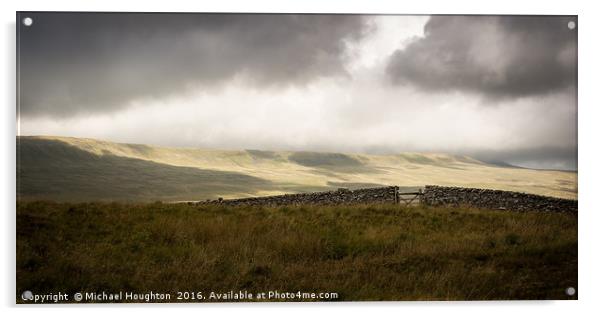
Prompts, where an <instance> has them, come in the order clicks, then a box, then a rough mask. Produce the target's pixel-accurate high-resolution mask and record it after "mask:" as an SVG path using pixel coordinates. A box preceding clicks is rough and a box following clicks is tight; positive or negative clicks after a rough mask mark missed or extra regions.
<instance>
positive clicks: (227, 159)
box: [17, 136, 577, 201]
mask: <svg viewBox="0 0 602 316" xmlns="http://www.w3.org/2000/svg"><path fill="white" fill-rule="evenodd" d="M426 184H437V185H452V186H466V187H478V188H491V189H501V190H512V191H519V192H527V193H534V194H541V195H548V196H555V197H562V198H572V199H576V198H577V173H576V172H565V171H550V170H532V169H525V168H514V167H511V166H510V167H509V166H500V165H495V164H487V163H484V162H482V161H479V160H476V159H472V158H470V157H466V156H456V155H448V154H435V153H401V154H397V155H367V154H348V153H323V152H289V151H262V150H210V149H199V148H169V147H159V146H148V145H140V144H121V143H114V142H108V141H101V140H94V139H84V138H70V137H50V136H20V137H17V195H18V198H19V199H20V200H33V199H49V200H57V201H90V200H105V201H155V200H163V201H182V200H203V199H208V198H217V197H224V198H234V197H247V196H262V195H273V194H282V193H297V192H309V191H320V190H332V189H335V188H340V187H346V188H360V187H373V186H379V185H399V186H407V187H417V186H423V185H426Z"/></svg>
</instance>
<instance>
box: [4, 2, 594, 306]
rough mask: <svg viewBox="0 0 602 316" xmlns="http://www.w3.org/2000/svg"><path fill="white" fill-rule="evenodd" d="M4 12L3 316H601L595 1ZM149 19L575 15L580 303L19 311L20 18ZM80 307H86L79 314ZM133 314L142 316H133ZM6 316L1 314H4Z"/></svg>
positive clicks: (67, 6)
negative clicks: (196, 15)
mask: <svg viewBox="0 0 602 316" xmlns="http://www.w3.org/2000/svg"><path fill="white" fill-rule="evenodd" d="M5 2H6V1H4V2H2V9H3V10H1V11H0V15H1V16H2V22H3V24H2V32H1V33H2V36H3V41H2V43H3V44H4V47H3V49H2V52H1V53H2V59H1V61H2V67H1V68H0V69H3V73H2V76H1V77H0V78H1V79H0V80H2V85H0V87H1V89H2V94H1V95H2V96H3V97H4V102H3V108H2V123H3V124H2V138H1V142H2V147H1V149H2V155H1V160H2V168H3V169H2V171H3V172H2V176H3V179H2V182H0V183H1V184H0V185H1V187H2V190H1V194H2V196H1V200H2V201H3V202H4V208H3V209H2V210H1V211H0V212H1V213H2V220H1V223H2V226H1V228H0V236H2V252H1V254H0V257H1V259H0V271H1V273H2V277H1V278H0V280H2V282H1V283H2V285H1V287H0V306H1V308H2V309H4V311H3V312H8V313H10V314H13V313H26V314H30V313H31V314H33V313H36V314H37V313H39V312H42V310H43V313H44V314H56V315H61V316H64V315H79V314H81V313H82V312H84V313H86V314H92V315H103V316H106V314H107V313H111V314H112V313H114V312H119V313H133V312H137V311H138V308H143V309H144V311H143V312H144V313H151V314H161V315H162V314H164V313H165V312H167V311H168V310H167V309H168V308H174V307H175V309H176V310H175V312H176V313H181V312H186V313H191V314H197V315H199V314H201V315H202V314H208V313H211V314H214V313H220V314H221V313H224V312H234V313H245V314H247V313H251V314H285V313H286V314H290V315H306V314H308V313H312V314H313V313H316V312H318V313H325V314H326V313H328V314H333V313H337V314H365V313H367V312H370V311H371V309H373V308H377V309H378V311H376V312H377V313H395V314H405V315H414V314H418V313H419V314H421V315H422V314H426V315H434V314H437V315H439V314H445V315H463V316H464V315H481V316H482V315H483V314H485V313H486V314H487V316H490V315H491V316H493V315H504V316H507V315H523V314H545V315H546V316H548V315H565V316H566V315H574V314H578V315H581V314H584V315H587V314H598V315H600V312H601V310H602V309H601V308H600V302H601V301H602V297H600V296H601V295H602V291H601V290H600V289H599V288H600V285H601V283H600V281H602V279H601V273H600V267H602V260H600V259H601V256H600V249H602V246H600V245H599V241H602V236H601V234H600V232H601V231H602V229H600V227H599V225H601V224H602V221H600V219H601V215H600V214H602V213H601V212H602V210H600V202H601V201H600V199H599V198H598V196H599V192H598V190H597V189H598V187H599V186H598V184H599V183H600V181H602V175H601V174H600V164H601V163H602V162H601V157H602V155H600V154H601V150H600V146H601V145H602V144H601V143H602V142H600V140H599V138H600V136H598V135H602V131H601V130H600V126H601V125H602V124H601V120H602V117H601V115H600V112H601V110H600V107H601V106H602V104H601V102H600V97H599V96H600V91H601V89H600V87H599V86H600V79H599V77H600V75H599V74H600V73H602V72H601V68H600V62H599V56H602V51H601V47H600V46H601V45H600V43H601V41H600V38H601V37H600V31H601V30H602V26H601V25H600V24H601V23H600V21H601V20H602V12H601V11H600V10H599V6H598V5H596V1H578V0H570V1H568V0H567V1H525V0H506V1H463V0H454V1H432V0H420V1H384V0H370V1H359V0H347V1H344V0H336V1H315V0H305V1H297V2H290V1H289V2H285V1H264V0H254V1H243V0H240V1H229V0H221V1H210V2H202V1H177V0H170V1H154V2H151V1H140V2H133V1H132V2H125V1H123V0H121V1H120V0H103V1H76V0H71V1H63V0H54V1H42V0H40V1H19V2H16V1H15V2H13V3H5ZM28 10H32V11H146V12H164V11H167V12H312V13H333V12H336V13H383V14H396V13H397V14H432V13H438V14H563V15H566V14H577V15H579V20H578V21H579V25H578V29H579V94H578V95H579V105H578V106H579V165H578V166H579V209H580V212H579V286H578V293H579V301H544V302H537V301H535V302H524V301H513V302H401V303H398V302H385V303H284V304H282V303H267V304H257V303H254V304H204V305H201V304H186V305H177V306H174V305H172V304H169V305H166V304H162V305H158V304H153V305H144V306H142V305H133V306H132V305H119V306H107V305H94V307H92V306H91V305H86V306H85V307H83V308H84V309H82V308H77V307H76V306H66V307H65V306H63V307H57V306H48V307H40V306H34V307H33V308H24V307H21V306H18V307H15V305H14V297H15V294H14V293H15V275H14V271H15V257H14V256H15V254H14V251H15V244H14V242H15V228H14V225H15V215H14V208H15V134H16V125H15V124H16V123H15V122H16V120H15V118H16V113H15V11H28ZM79 307H81V305H80V306H79ZM133 308H136V311H134V310H133ZM3 314H4V313H3Z"/></svg>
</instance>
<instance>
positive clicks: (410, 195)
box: [395, 188, 424, 206]
mask: <svg viewBox="0 0 602 316" xmlns="http://www.w3.org/2000/svg"><path fill="white" fill-rule="evenodd" d="M423 194H424V193H423V192H422V189H418V191H415V192H399V188H395V203H396V204H402V203H403V204H404V205H406V206H409V205H411V204H412V203H418V202H420V196H422V195H423Z"/></svg>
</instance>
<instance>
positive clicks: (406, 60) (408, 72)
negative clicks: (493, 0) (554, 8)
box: [387, 16, 577, 98]
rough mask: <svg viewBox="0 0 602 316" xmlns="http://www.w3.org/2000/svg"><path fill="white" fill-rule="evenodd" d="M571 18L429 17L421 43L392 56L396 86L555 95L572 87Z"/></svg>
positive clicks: (508, 95)
mask: <svg viewBox="0 0 602 316" xmlns="http://www.w3.org/2000/svg"><path fill="white" fill-rule="evenodd" d="M569 21H575V23H576V22H577V18H576V17H560V16H556V17H550V16H433V17H431V18H430V20H429V21H428V22H427V24H426V25H425V27H424V37H421V38H418V39H416V40H414V41H413V42H412V43H410V44H409V45H408V46H407V47H405V49H402V50H397V51H395V52H394V53H393V54H392V55H391V57H390V59H389V63H388V65H387V74H388V75H389V77H390V79H392V81H393V82H394V83H396V84H406V83H410V84H412V85H415V86H417V87H419V88H422V89H425V90H429V91H447V90H459V91H469V92H476V93H480V94H483V95H485V96H487V97H492V98H514V97H520V96H531V95H540V94H545V93H548V92H551V91H558V89H563V88H565V87H567V86H569V85H575V84H576V72H577V31H576V29H573V30H571V29H569V28H568V26H567V25H568V22H569Z"/></svg>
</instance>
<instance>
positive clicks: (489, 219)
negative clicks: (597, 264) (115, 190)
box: [16, 202, 578, 302]
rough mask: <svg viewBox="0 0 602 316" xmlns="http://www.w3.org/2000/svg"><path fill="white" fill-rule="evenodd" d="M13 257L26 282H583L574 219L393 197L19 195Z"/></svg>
mask: <svg viewBox="0 0 602 316" xmlns="http://www.w3.org/2000/svg"><path fill="white" fill-rule="evenodd" d="M16 268H17V293H22V292H23V291H25V290H30V291H32V292H34V293H48V292H54V293H56V292H58V291H61V292H67V293H74V292H82V291H95V292H99V291H105V292H118V291H135V292H146V291H154V292H170V293H176V292H177V291H194V292H198V291H202V292H203V293H210V292H211V291H215V292H227V291H231V290H232V291H239V290H247V291H249V292H260V291H274V290H277V291H282V292H297V291H305V292H335V293H337V294H338V298H337V300H344V301H350V300H493V299H502V300H505V299H575V298H576V295H575V296H572V297H570V296H567V295H566V294H565V289H566V288H567V287H569V286H572V287H575V288H578V286H577V218H576V216H574V215H568V214H561V213H555V214H548V213H530V212H527V213H513V212H502V211H486V210H476V209H465V208H426V207H410V208H404V207H402V206H394V205H389V206H387V205H382V206H338V207H334V206H333V207H327V206H321V207H317V206H316V207H309V206H308V207H279V208H260V207H255V208H252V207H248V208H245V207H238V208H232V207H231V208H226V207H220V206H202V207H198V206H193V205H187V204H163V203H152V204H121V203H79V204H70V203H54V202H29V203H27V202H19V203H18V204H17V267H16ZM19 295H20V294H19ZM174 301H177V300H174ZM292 301H295V300H294V299H293V300H292ZM17 302H22V301H21V300H20V298H19V297H18V298H17Z"/></svg>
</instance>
